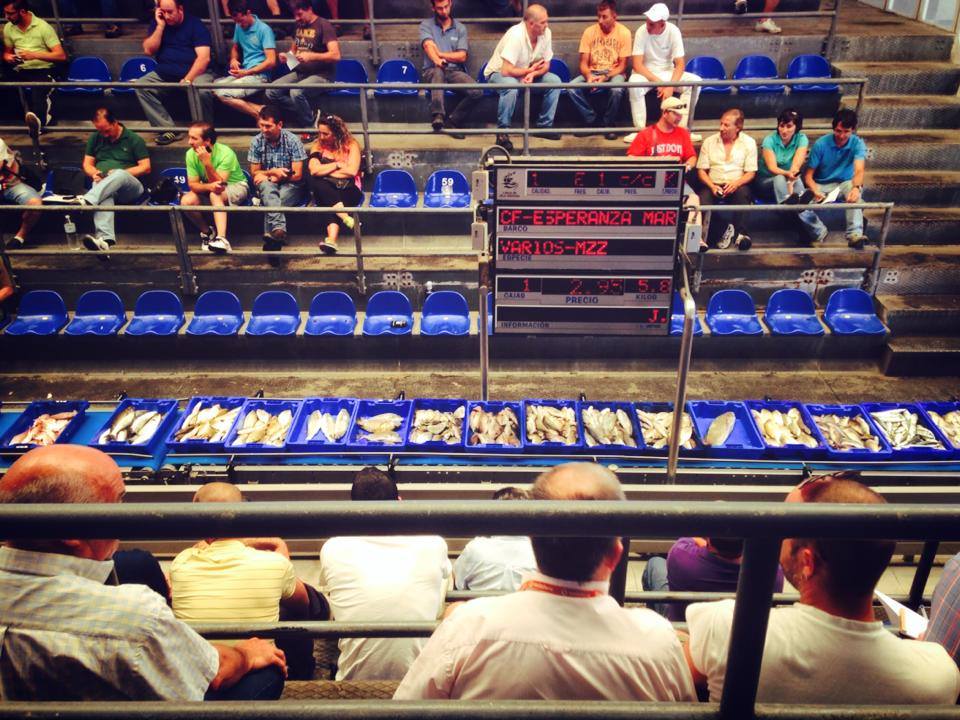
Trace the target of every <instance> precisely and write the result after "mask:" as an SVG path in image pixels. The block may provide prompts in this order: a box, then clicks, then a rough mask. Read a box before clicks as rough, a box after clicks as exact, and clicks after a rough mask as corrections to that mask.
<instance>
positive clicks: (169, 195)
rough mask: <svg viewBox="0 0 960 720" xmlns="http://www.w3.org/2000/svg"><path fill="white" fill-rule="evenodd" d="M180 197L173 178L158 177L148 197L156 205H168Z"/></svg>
mask: <svg viewBox="0 0 960 720" xmlns="http://www.w3.org/2000/svg"><path fill="white" fill-rule="evenodd" d="M179 197H180V188H179V187H178V186H177V182H176V180H174V179H173V178H168V177H165V178H160V182H158V183H157V184H156V186H155V187H154V188H153V190H152V191H151V193H150V199H151V200H153V202H155V203H157V204H158V205H169V204H170V203H172V202H173V201H174V200H176V199H177V198H179Z"/></svg>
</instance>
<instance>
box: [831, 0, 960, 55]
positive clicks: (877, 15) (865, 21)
mask: <svg viewBox="0 0 960 720" xmlns="http://www.w3.org/2000/svg"><path fill="white" fill-rule="evenodd" d="M850 9H851V10H852V11H853V12H856V13H860V14H861V18H860V20H859V21H856V29H844V30H841V32H840V34H839V35H838V36H837V41H836V43H835V44H834V56H833V59H834V61H837V62H862V61H871V60H872V61H889V62H901V61H908V62H946V61H948V60H950V52H951V50H952V48H953V38H952V37H951V36H950V33H948V32H946V31H942V30H938V29H937V28H935V27H933V26H931V25H923V24H921V23H917V22H909V23H908V24H903V23H902V20H903V18H900V17H898V16H896V15H894V14H893V13H885V12H879V11H873V12H871V10H873V9H872V8H868V7H867V6H866V5H863V4H862V3H852V8H850ZM841 12H842V11H841Z"/></svg>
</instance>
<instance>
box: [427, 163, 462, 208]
mask: <svg viewBox="0 0 960 720" xmlns="http://www.w3.org/2000/svg"><path fill="white" fill-rule="evenodd" d="M423 206H424V207H432V208H463V207H469V206H470V183H469V182H467V178H466V177H464V174H463V173H462V172H460V171H459V170H449V169H447V170H436V171H434V172H433V173H431V174H430V177H429V178H427V186H426V188H425V189H424V191H423Z"/></svg>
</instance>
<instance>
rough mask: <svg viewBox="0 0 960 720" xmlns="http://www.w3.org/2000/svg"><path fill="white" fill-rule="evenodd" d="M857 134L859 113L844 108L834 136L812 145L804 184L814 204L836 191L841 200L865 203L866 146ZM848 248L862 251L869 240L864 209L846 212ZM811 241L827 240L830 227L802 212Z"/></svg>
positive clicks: (809, 212) (835, 120) (835, 123)
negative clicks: (864, 220) (864, 224)
mask: <svg viewBox="0 0 960 720" xmlns="http://www.w3.org/2000/svg"><path fill="white" fill-rule="evenodd" d="M856 132H857V113H856V112H854V111H853V110H847V109H846V108H841V109H840V110H838V111H837V113H836V115H834V116H833V134H832V135H824V136H823V137H821V138H820V139H819V140H817V141H816V142H815V143H814V144H813V149H811V150H810V159H809V160H808V161H807V170H806V172H805V173H804V174H803V182H804V183H805V184H806V186H807V187H808V188H809V189H810V190H811V191H812V192H813V196H814V201H815V202H822V201H823V200H824V199H825V198H826V196H827V194H828V193H830V192H832V191H834V190H837V191H838V192H839V195H838V198H837V199H838V200H842V201H843V202H848V203H858V202H863V173H864V170H865V162H866V157H867V145H866V143H864V142H863V140H862V139H861V138H860V136H859V135H857V134H856ZM845 215H846V220H847V230H846V236H847V245H849V246H850V247H852V248H854V249H856V250H860V249H862V248H863V244H864V243H865V242H866V240H867V237H866V235H864V234H863V210H847V211H846V212H845ZM800 221H801V222H802V223H803V224H804V225H805V226H806V228H807V231H808V233H809V235H810V239H811V240H812V241H813V242H815V243H821V242H823V241H824V240H825V239H826V237H827V226H826V225H824V224H823V222H822V221H821V220H820V218H819V217H817V214H816V213H815V212H814V211H813V210H804V211H803V212H802V213H800Z"/></svg>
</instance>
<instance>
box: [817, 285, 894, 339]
mask: <svg viewBox="0 0 960 720" xmlns="http://www.w3.org/2000/svg"><path fill="white" fill-rule="evenodd" d="M823 319H824V320H826V321H827V325H829V326H830V329H831V330H833V332H834V334H836V335H884V334H885V333H886V332H887V329H886V328H885V327H884V326H883V323H882V322H880V318H878V317H877V313H876V311H875V310H874V307H873V298H871V297H870V295H868V294H867V293H866V292H864V291H863V290H860V289H858V288H841V289H840V290H836V291H834V293H833V295H831V296H830V299H829V300H827V309H826V311H825V312H824V313H823Z"/></svg>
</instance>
